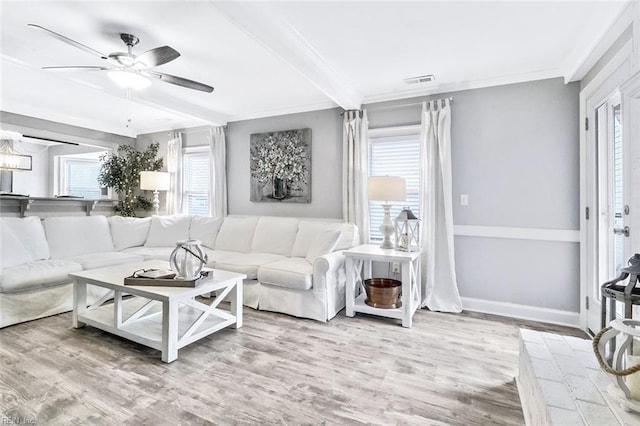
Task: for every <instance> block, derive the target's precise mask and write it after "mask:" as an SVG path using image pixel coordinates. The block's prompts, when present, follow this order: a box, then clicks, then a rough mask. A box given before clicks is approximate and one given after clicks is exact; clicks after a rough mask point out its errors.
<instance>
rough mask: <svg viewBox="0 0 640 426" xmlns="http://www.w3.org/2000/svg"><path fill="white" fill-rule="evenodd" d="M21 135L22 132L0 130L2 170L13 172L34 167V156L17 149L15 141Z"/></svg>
mask: <svg viewBox="0 0 640 426" xmlns="http://www.w3.org/2000/svg"><path fill="white" fill-rule="evenodd" d="M21 137H22V135H21V134H20V133H17V132H8V131H6V130H0V170H4V171H10V172H13V171H24V170H26V171H30V170H31V169H32V157H31V156H30V155H25V154H20V153H19V152H18V151H16V149H15V142H18V141H19V140H20V138H21Z"/></svg>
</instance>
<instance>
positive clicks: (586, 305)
mask: <svg viewBox="0 0 640 426" xmlns="http://www.w3.org/2000/svg"><path fill="white" fill-rule="evenodd" d="M584 307H585V309H586V310H589V296H587V297H585V298H584Z"/></svg>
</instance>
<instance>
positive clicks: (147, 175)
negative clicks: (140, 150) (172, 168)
mask: <svg viewBox="0 0 640 426" xmlns="http://www.w3.org/2000/svg"><path fill="white" fill-rule="evenodd" d="M140 189H142V190H143V191H153V208H154V210H155V214H156V215H158V211H159V209H160V199H159V198H158V191H168V190H169V173H167V172H140Z"/></svg>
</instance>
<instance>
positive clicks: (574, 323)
mask: <svg viewBox="0 0 640 426" xmlns="http://www.w3.org/2000/svg"><path fill="white" fill-rule="evenodd" d="M462 309H463V310H465V311H472V312H481V313H484V314H493V315H500V316H506V317H512V318H519V319H524V320H530V321H539V322H546V323H550V324H558V325H565V326H568V327H579V326H580V314H579V313H578V312H571V311H561V310H559V309H549V308H540V307H538V306H530V305H518V304H516V303H508V302H497V301H494V300H484V299H475V298H472V297H462Z"/></svg>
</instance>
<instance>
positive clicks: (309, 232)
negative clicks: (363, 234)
mask: <svg viewBox="0 0 640 426" xmlns="http://www.w3.org/2000/svg"><path fill="white" fill-rule="evenodd" d="M330 230H334V231H335V230H339V231H342V236H341V237H340V239H339V240H338V244H337V245H336V247H335V248H334V250H336V251H337V250H346V249H348V248H351V247H354V246H357V245H358V244H359V243H360V242H359V239H360V235H359V234H358V228H357V227H356V226H355V225H354V224H352V223H343V222H324V221H320V220H301V221H300V224H299V225H298V234H297V235H296V241H295V243H294V244H293V250H291V256H296V257H305V256H306V255H307V253H308V252H309V247H310V246H311V243H312V242H313V241H315V240H316V238H318V236H319V235H320V234H321V233H323V232H325V231H330Z"/></svg>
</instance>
